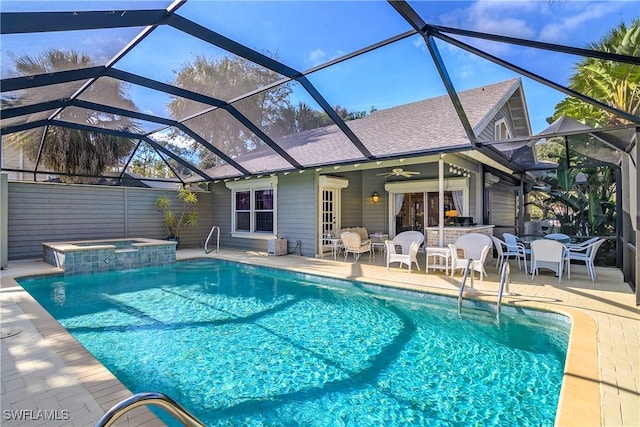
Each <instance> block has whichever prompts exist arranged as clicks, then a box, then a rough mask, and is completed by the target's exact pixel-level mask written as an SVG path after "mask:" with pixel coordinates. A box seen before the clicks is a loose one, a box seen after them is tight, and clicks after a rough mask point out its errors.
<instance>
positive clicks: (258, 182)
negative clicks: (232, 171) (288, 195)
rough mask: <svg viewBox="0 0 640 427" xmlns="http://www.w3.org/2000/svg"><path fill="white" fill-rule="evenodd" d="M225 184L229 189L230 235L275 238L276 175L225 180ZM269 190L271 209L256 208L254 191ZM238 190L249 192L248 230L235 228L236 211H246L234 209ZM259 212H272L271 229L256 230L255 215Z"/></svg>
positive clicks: (276, 225) (248, 237) (276, 231)
mask: <svg viewBox="0 0 640 427" xmlns="http://www.w3.org/2000/svg"><path fill="white" fill-rule="evenodd" d="M225 186H226V187H227V188H228V189H230V190H231V237H238V238H243V239H263V240H269V239H274V238H277V235H278V219H277V218H278V210H277V207H278V203H277V201H278V177H277V176H272V177H269V178H259V179H251V180H244V181H230V182H226V183H225ZM264 190H271V191H272V192H273V194H272V198H273V201H272V203H273V207H272V209H270V210H269V209H264V208H263V209H257V208H256V193H257V192H259V191H264ZM240 192H249V210H248V212H249V217H250V219H249V230H248V231H245V230H238V229H237V213H238V212H247V210H245V209H240V210H238V209H236V194H237V193H240ZM261 212H272V214H273V230H272V231H266V232H265V231H256V225H257V220H256V215H257V214H258V213H261Z"/></svg>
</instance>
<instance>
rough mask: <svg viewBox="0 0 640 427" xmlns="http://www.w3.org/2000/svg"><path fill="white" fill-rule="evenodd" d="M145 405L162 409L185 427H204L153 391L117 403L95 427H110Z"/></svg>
mask: <svg viewBox="0 0 640 427" xmlns="http://www.w3.org/2000/svg"><path fill="white" fill-rule="evenodd" d="M146 405H154V406H158V407H160V408H162V409H164V410H165V411H167V412H168V413H169V414H171V415H172V416H173V417H174V418H175V419H177V420H178V421H180V422H181V423H182V424H184V425H185V426H188V427H205V425H204V423H202V422H201V421H200V420H198V419H197V418H196V417H194V416H193V415H191V414H190V413H189V412H188V411H187V410H186V409H184V408H183V407H182V406H180V404H179V403H178V402H176V401H175V400H173V399H172V398H170V397H169V396H167V395H165V394H162V393H158V392H154V391H152V392H144V393H138V394H134V395H133V396H131V397H128V398H126V399H124V400H123V401H122V402H120V403H117V404H116V405H115V406H114V407H113V408H111V409H109V410H108V411H107V413H106V414H104V415H103V416H102V417H101V418H100V419H99V420H98V422H97V423H96V427H109V426H112V425H113V424H114V423H115V422H116V420H117V419H118V418H120V417H121V416H123V415H124V414H126V413H127V412H129V411H131V410H133V409H135V408H137V407H139V406H146Z"/></svg>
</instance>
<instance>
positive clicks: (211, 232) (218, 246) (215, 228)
mask: <svg viewBox="0 0 640 427" xmlns="http://www.w3.org/2000/svg"><path fill="white" fill-rule="evenodd" d="M214 230H218V237H217V239H216V252H220V227H218V226H217V225H214V226H213V227H211V231H209V235H208V236H207V240H205V241H204V253H205V254H208V253H209V252H211V251H210V250H209V248H208V245H209V239H211V236H212V235H213V232H214Z"/></svg>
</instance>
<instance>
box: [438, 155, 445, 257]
mask: <svg viewBox="0 0 640 427" xmlns="http://www.w3.org/2000/svg"><path fill="white" fill-rule="evenodd" d="M438 228H439V229H440V230H439V231H440V236H439V238H440V240H439V244H440V247H443V246H444V155H442V154H441V155H440V159H439V160H438Z"/></svg>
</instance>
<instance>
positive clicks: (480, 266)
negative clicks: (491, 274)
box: [449, 243, 493, 280]
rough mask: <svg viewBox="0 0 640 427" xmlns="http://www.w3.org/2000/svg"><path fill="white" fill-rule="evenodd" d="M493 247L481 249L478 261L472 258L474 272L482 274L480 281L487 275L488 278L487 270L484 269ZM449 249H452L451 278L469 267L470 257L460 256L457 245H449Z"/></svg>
mask: <svg viewBox="0 0 640 427" xmlns="http://www.w3.org/2000/svg"><path fill="white" fill-rule="evenodd" d="M491 246H493V245H486V246H484V247H483V248H482V249H481V251H480V254H479V257H478V258H477V259H476V258H471V260H472V261H471V266H472V267H473V271H477V272H479V273H480V280H483V279H484V275H485V274H486V275H487V276H488V274H487V272H486V270H485V269H484V262H485V261H486V259H487V255H488V254H489V251H490V250H491ZM449 249H451V277H453V275H454V272H455V271H456V270H460V269H464V268H465V267H466V266H467V260H468V257H466V256H462V257H461V256H460V255H458V247H456V245H454V244H453V243H449Z"/></svg>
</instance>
